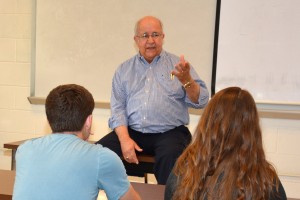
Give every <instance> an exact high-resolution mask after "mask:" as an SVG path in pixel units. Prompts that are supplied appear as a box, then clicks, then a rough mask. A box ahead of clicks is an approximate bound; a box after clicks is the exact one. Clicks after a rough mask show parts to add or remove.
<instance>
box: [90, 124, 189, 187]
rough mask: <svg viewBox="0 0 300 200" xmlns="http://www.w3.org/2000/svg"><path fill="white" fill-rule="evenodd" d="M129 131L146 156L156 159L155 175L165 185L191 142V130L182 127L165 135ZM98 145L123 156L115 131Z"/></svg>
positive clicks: (159, 182)
mask: <svg viewBox="0 0 300 200" xmlns="http://www.w3.org/2000/svg"><path fill="white" fill-rule="evenodd" d="M128 131H129V135H130V137H131V138H132V139H133V140H134V141H135V142H136V143H137V144H138V145H139V146H140V147H141V148H142V149H143V153H144V154H149V155H153V156H154V157H155V164H154V175H155V177H156V180H157V182H158V184H163V185H165V184H166V182H167V179H168V176H169V174H170V172H171V171H172V169H173V166H174V164H175V162H176V160H177V158H178V157H179V156H180V154H181V153H182V152H183V150H184V149H185V148H186V146H187V145H188V144H189V143H190V141H191V133H190V131H189V129H188V128H187V127H185V126H183V125H182V126H179V127H176V128H174V129H172V130H169V131H167V132H164V133H141V132H138V131H135V130H133V129H130V128H129V129H128ZM96 144H101V145H103V146H104V147H107V148H109V149H111V150H112V151H114V152H115V153H117V154H118V155H119V156H122V150H121V146H120V142H119V139H118V137H117V135H116V133H115V132H114V131H112V132H110V133H109V134H107V135H106V136H104V137H103V138H101V139H100V140H99V141H98V142H96Z"/></svg>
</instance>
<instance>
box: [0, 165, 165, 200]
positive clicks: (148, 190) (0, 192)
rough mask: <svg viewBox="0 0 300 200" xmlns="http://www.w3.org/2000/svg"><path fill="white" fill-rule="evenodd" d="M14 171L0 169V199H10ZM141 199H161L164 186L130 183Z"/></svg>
mask: <svg viewBox="0 0 300 200" xmlns="http://www.w3.org/2000/svg"><path fill="white" fill-rule="evenodd" d="M15 175H16V173H15V171H10V170H0V199H1V200H11V199H12V194H13V188H14V182H15ZM131 184H132V186H133V188H134V189H135V190H136V191H137V192H138V193H139V194H140V196H141V198H142V199H143V200H153V199H155V200H163V199H164V192H165V186H164V185H155V184H145V183H135V182H132V183H131Z"/></svg>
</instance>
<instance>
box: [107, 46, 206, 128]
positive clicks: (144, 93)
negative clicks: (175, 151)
mask: <svg viewBox="0 0 300 200" xmlns="http://www.w3.org/2000/svg"><path fill="white" fill-rule="evenodd" d="M179 60H180V58H179V57H178V56H176V55H173V54H171V53H168V52H166V51H162V52H161V54H160V55H159V56H157V57H155V58H154V60H153V61H152V63H150V64H149V63H148V62H147V61H146V60H145V59H144V57H142V56H141V55H140V54H137V55H135V56H134V57H132V58H130V59H129V60H127V61H125V62H124V63H122V64H121V65H120V66H119V67H118V69H117V71H116V72H115V74H114V77H113V82H112V93H111V101H110V103H111V117H110V119H109V127H110V128H111V129H114V128H116V127H118V126H121V125H125V126H129V127H130V128H132V129H134V130H136V131H140V132H143V133H163V132H165V131H168V130H171V129H173V128H175V127H178V126H180V125H187V124H188V123H189V113H188V107H192V108H203V107H204V106H205V105H206V104H207V102H208V99H209V93H208V90H207V87H206V85H205V83H204V81H202V80H201V79H200V78H199V76H198V75H197V73H196V71H195V70H194V68H193V67H192V66H191V70H190V73H191V76H192V78H193V79H194V80H195V82H196V83H197V84H199V85H200V95H199V99H198V104H195V103H193V102H191V101H190V99H189V98H188V97H187V95H186V92H185V90H184V88H183V86H182V84H181V83H180V81H179V80H178V79H177V78H176V77H175V78H174V79H173V80H172V79H171V76H170V74H171V71H172V70H173V69H174V66H175V65H176V64H177V63H178V62H179Z"/></svg>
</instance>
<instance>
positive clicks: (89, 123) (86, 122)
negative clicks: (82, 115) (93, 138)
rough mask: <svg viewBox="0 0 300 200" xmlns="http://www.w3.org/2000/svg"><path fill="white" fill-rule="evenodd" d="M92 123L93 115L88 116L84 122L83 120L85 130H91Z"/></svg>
mask: <svg viewBox="0 0 300 200" xmlns="http://www.w3.org/2000/svg"><path fill="white" fill-rule="evenodd" d="M92 123H93V115H89V116H88V117H87V118H86V120H85V124H84V125H85V126H86V127H87V128H91V127H92Z"/></svg>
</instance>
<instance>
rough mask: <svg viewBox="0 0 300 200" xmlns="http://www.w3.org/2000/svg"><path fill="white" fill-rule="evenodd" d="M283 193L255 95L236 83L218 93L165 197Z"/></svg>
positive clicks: (243, 198) (242, 198) (193, 199)
mask: <svg viewBox="0 0 300 200" xmlns="http://www.w3.org/2000/svg"><path fill="white" fill-rule="evenodd" d="M169 199H172V200H188V199H189V200H197V199H207V200H210V199H218V200H219V199H224V200H232V199H239V200H250V199H255V200H256V199H286V194H285V191H284V188H283V186H282V184H281V182H280V180H279V178H278V175H277V173H276V171H275V169H274V167H273V166H272V165H271V164H270V163H269V162H268V161H267V160H266V157H265V153H264V150H263V144H262V133H261V128H260V124H259V116H258V112H257V108H256V104H255V102H254V99H253V97H252V96H251V94H250V93H249V92H247V91H246V90H242V89H241V88H239V87H229V88H226V89H223V90H221V91H219V92H218V93H216V94H215V95H214V96H213V98H212V99H211V100H210V101H209V104H208V105H207V107H206V108H205V110H204V112H203V114H202V116H201V119H200V121H199V124H198V126H197V128H196V131H195V133H194V136H193V140H192V142H191V143H190V145H189V146H188V147H187V148H186V150H185V151H184V152H183V154H182V155H181V156H180V157H179V158H178V160H177V162H176V165H175V167H174V169H173V171H172V173H171V174H170V176H169V179H168V181H167V184H166V191H165V200H169Z"/></svg>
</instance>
